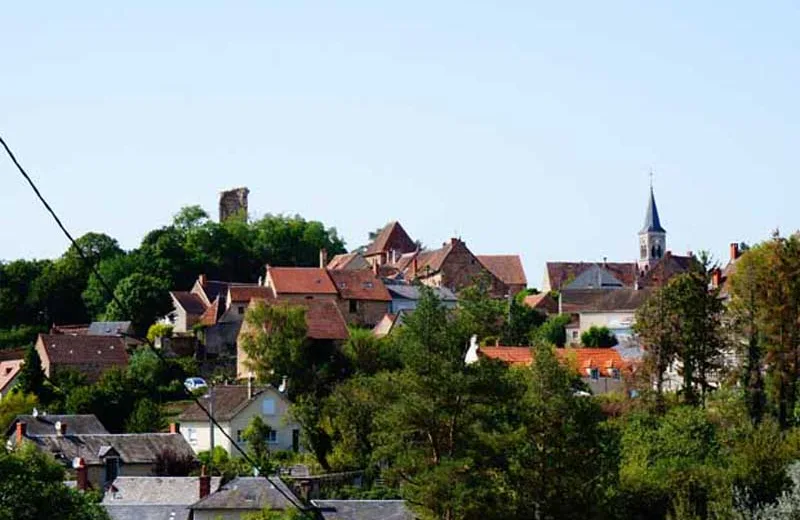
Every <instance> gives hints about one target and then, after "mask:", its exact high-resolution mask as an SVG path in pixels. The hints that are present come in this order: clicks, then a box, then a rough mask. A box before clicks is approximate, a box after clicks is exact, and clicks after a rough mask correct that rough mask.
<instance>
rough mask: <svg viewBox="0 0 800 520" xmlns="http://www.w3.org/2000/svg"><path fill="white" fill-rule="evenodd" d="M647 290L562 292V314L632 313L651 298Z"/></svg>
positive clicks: (578, 290)
mask: <svg viewBox="0 0 800 520" xmlns="http://www.w3.org/2000/svg"><path fill="white" fill-rule="evenodd" d="M650 294H651V293H650V291H649V290H647V289H640V290H638V291H637V290H635V289H573V290H564V291H561V311H562V312H565V313H567V312H571V313H577V312H632V311H635V310H636V309H638V308H639V307H641V306H642V305H644V303H645V302H646V301H647V299H648V298H649V297H650Z"/></svg>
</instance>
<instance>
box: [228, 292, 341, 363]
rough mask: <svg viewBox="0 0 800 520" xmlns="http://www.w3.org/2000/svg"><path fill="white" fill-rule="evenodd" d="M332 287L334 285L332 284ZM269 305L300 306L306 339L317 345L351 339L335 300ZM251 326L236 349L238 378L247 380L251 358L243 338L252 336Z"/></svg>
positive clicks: (246, 325) (240, 335) (303, 300)
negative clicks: (303, 310)
mask: <svg viewBox="0 0 800 520" xmlns="http://www.w3.org/2000/svg"><path fill="white" fill-rule="evenodd" d="M331 285H332V284H331ZM263 301H265V300H252V301H251V302H250V305H256V304H258V303H259V302H263ZM267 304H268V305H281V304H290V305H299V306H301V307H304V308H305V311H306V316H305V318H306V338H307V340H308V341H311V342H315V343H318V344H319V343H341V342H343V341H345V340H347V338H349V337H350V333H349V331H348V330H347V322H346V321H345V319H344V317H343V316H342V313H341V311H340V310H339V306H338V305H337V303H336V301H335V300H329V299H326V300H305V299H301V300H296V301H288V302H272V303H270V302H267ZM251 333H252V331H251V326H250V325H249V324H247V323H245V324H244V326H243V327H242V330H241V331H240V332H239V340H238V341H237V349H236V365H237V370H236V373H237V377H239V378H247V377H249V376H250V373H251V372H252V370H251V369H250V366H249V363H250V361H249V358H248V356H247V353H246V352H245V351H244V349H243V348H242V336H244V335H247V334H251Z"/></svg>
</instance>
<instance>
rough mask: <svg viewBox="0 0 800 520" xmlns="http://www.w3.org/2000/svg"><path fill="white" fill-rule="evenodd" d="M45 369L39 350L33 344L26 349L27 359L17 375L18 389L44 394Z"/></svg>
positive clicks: (27, 392) (39, 394) (38, 394)
mask: <svg viewBox="0 0 800 520" xmlns="http://www.w3.org/2000/svg"><path fill="white" fill-rule="evenodd" d="M44 381H45V375H44V369H43V368H42V359H41V358H40V357H39V352H37V351H36V348H35V347H34V346H33V345H31V346H29V347H28V348H27V349H26V350H25V359H24V360H23V362H22V369H21V370H20V371H19V375H18V376H17V385H16V389H17V391H19V392H22V393H26V394H34V395H37V396H40V397H41V396H42V395H43V392H44Z"/></svg>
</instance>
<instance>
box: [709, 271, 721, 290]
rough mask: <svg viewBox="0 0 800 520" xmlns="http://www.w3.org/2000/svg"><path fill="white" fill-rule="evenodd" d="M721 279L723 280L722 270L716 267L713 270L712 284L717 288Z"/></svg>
mask: <svg viewBox="0 0 800 520" xmlns="http://www.w3.org/2000/svg"><path fill="white" fill-rule="evenodd" d="M721 281H722V271H721V270H719V269H714V270H713V271H711V286H712V287H714V288H717V287H719V285H720V282H721Z"/></svg>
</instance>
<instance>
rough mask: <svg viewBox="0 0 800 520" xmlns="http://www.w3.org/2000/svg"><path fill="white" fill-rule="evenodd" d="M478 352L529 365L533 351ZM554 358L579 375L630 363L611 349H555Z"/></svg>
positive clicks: (488, 349)
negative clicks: (592, 370) (592, 369)
mask: <svg viewBox="0 0 800 520" xmlns="http://www.w3.org/2000/svg"><path fill="white" fill-rule="evenodd" d="M478 352H479V353H480V354H481V355H483V356H486V357H488V358H491V359H499V360H500V361H503V362H505V363H509V364H511V365H530V364H531V363H532V362H533V349H531V348H530V347H504V346H497V347H480V348H479V349H478ZM555 352H556V356H558V358H559V359H560V360H561V361H562V362H565V363H567V364H569V366H571V367H572V368H573V369H575V371H577V372H578V373H580V374H581V375H585V374H586V370H587V369H590V368H600V369H604V368H605V369H608V368H618V369H620V370H624V369H629V368H630V367H631V361H629V360H626V359H624V358H623V357H622V356H620V354H619V352H617V351H616V350H614V349H613V348H557V349H555Z"/></svg>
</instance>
